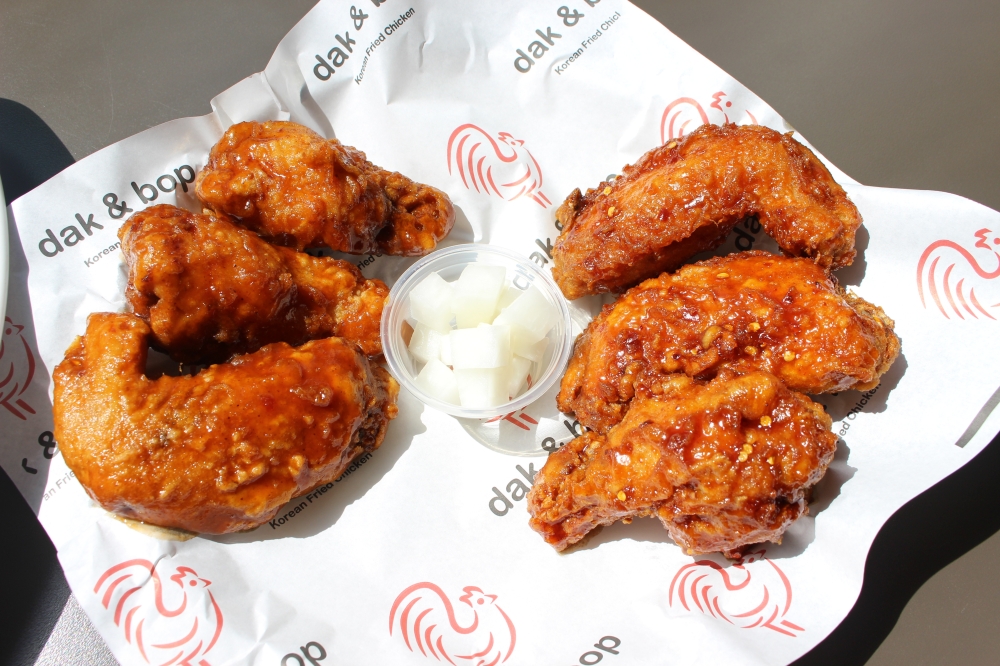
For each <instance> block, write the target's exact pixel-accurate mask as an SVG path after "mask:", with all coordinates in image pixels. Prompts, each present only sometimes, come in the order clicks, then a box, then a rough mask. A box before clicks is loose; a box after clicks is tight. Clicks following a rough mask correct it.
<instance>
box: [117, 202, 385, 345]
mask: <svg viewBox="0 0 1000 666" xmlns="http://www.w3.org/2000/svg"><path fill="white" fill-rule="evenodd" d="M118 238H120V239H121V248H122V253H123V254H124V255H125V261H126V262H127V263H128V267H129V279H128V286H127V287H126V290H125V296H126V299H127V300H128V303H129V306H130V307H131V309H132V311H133V312H135V313H136V314H137V315H139V316H140V317H142V318H143V319H144V320H146V322H148V323H149V325H150V326H151V328H152V330H153V345H154V346H155V347H157V348H159V349H162V350H164V351H166V352H168V353H169V354H170V355H171V357H173V358H174V359H176V360H178V361H183V362H212V361H223V360H225V359H227V358H229V357H230V356H232V355H233V354H242V353H247V352H253V351H256V350H257V349H260V348H261V347H262V346H264V345H265V344H268V343H271V342H287V343H289V344H291V345H299V344H302V343H303V342H305V341H307V340H314V339H317V338H324V337H329V336H339V337H343V338H345V339H346V340H347V341H349V342H351V343H353V344H356V345H357V346H358V347H359V348H360V349H361V350H362V351H363V352H364V353H366V354H368V355H378V354H381V353H382V343H381V337H380V334H379V322H380V320H381V317H382V308H383V306H384V305H385V301H386V298H387V297H388V295H389V289H388V287H386V285H385V283H383V282H382V281H381V280H366V279H365V278H364V276H362V275H361V271H359V270H358V269H357V268H356V267H355V266H354V265H352V264H350V263H349V262H346V261H340V260H337V259H330V258H326V257H311V256H309V255H308V254H305V253H303V252H297V251H295V250H292V249H289V248H286V247H277V246H274V245H271V244H270V243H266V242H264V241H263V240H261V239H260V238H258V237H257V235H256V234H254V233H252V232H250V231H247V230H246V229H244V228H242V227H240V226H238V225H236V224H235V223H233V221H232V220H231V219H230V218H228V217H227V216H225V215H219V216H216V215H211V214H209V215H196V214H194V213H190V212H188V211H186V210H183V209H181V208H177V207H176V206H169V205H159V206H153V207H151V208H147V209H146V210H142V211H139V212H138V213H135V214H134V215H132V216H131V217H130V218H129V219H128V220H127V221H126V222H125V224H124V225H123V226H122V227H121V229H119V230H118Z"/></svg>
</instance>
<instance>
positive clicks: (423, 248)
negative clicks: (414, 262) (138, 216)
mask: <svg viewBox="0 0 1000 666" xmlns="http://www.w3.org/2000/svg"><path fill="white" fill-rule="evenodd" d="M195 191H196V193H197V195H198V198H199V199H201V201H202V202H204V203H205V204H206V205H207V206H208V207H210V208H212V209H213V210H216V211H218V212H223V213H226V214H229V215H232V216H234V217H237V218H239V220H240V222H241V223H242V224H244V225H246V226H247V227H249V228H250V229H252V230H254V231H256V232H257V233H259V234H260V235H262V236H264V237H265V238H268V239H269V240H271V241H273V242H275V243H278V244H281V245H288V246H291V247H294V248H297V249H299V250H302V249H305V248H310V247H321V246H327V247H330V248H332V249H334V250H337V251H340V252H349V253H352V254H368V253H378V254H392V255H400V256H419V255H423V254H427V253H428V252H430V251H431V250H433V249H434V247H435V246H436V245H437V242H438V241H440V240H441V239H442V238H444V237H445V236H447V235H448V232H449V231H451V227H452V225H453V224H454V222H455V210H454V208H453V207H452V204H451V200H450V199H448V195H446V194H445V193H444V192H441V191H440V190H437V189H435V188H433V187H430V186H428V185H422V184H420V183H415V182H413V181H412V180H410V179H409V178H407V177H406V176H403V175H401V174H399V173H395V172H390V171H386V170H384V169H381V168H379V167H377V166H375V165H374V164H372V163H371V162H369V161H368V160H367V159H366V158H365V154H364V153H362V152H361V151H359V150H356V149H354V148H351V147H349V146H345V145H343V144H341V143H340V142H339V141H337V140H336V139H331V140H327V139H324V138H323V137H321V136H320V135H318V134H316V133H315V132H313V131H312V130H311V129H309V128H308V127H304V126H302V125H298V124H296V123H291V122H280V121H270V122H265V123H256V122H246V123H238V124H236V125H233V126H232V127H230V128H229V129H228V130H226V133H225V135H224V136H223V137H222V139H221V140H220V141H219V143H217V144H216V145H215V146H214V147H213V148H212V151H211V152H210V153H209V156H208V164H207V165H206V166H205V168H204V169H203V170H202V171H201V172H200V173H199V174H198V178H197V181H196V183H195Z"/></svg>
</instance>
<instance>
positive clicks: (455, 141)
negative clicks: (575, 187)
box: [448, 123, 552, 208]
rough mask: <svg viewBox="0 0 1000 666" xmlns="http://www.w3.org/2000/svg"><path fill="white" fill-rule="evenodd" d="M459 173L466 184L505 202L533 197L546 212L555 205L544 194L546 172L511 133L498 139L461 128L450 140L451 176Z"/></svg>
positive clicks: (467, 126) (476, 129)
mask: <svg viewBox="0 0 1000 666" xmlns="http://www.w3.org/2000/svg"><path fill="white" fill-rule="evenodd" d="M452 169H457V170H458V174H459V175H460V176H461V177H462V184H463V185H465V187H466V188H468V189H470V190H471V189H475V190H476V192H482V193H483V194H486V195H492V194H493V193H495V194H496V195H497V196H499V197H500V198H501V199H503V200H504V201H514V200H515V199H518V198H520V197H530V198H531V199H533V200H534V201H535V203H537V204H538V205H539V206H541V207H542V208H548V207H549V206H551V205H552V202H551V201H549V198H548V197H547V196H545V194H543V193H542V168H541V167H540V166H538V161H537V160H536V159H535V158H534V156H533V155H532V154H531V152H530V151H529V150H528V149H527V148H525V147H524V141H522V140H521V139H515V138H514V137H513V136H511V135H510V134H508V133H507V132H500V133H499V134H497V138H496V139H494V138H493V137H492V136H490V135H489V133H487V132H486V130H484V129H482V128H481V127H478V126H476V125H472V124H468V123H466V124H465V125H461V126H459V127H457V128H456V129H455V131H454V132H452V133H451V137H449V139H448V173H452Z"/></svg>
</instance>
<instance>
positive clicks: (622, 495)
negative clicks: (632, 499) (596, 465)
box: [618, 490, 628, 502]
mask: <svg viewBox="0 0 1000 666" xmlns="http://www.w3.org/2000/svg"><path fill="white" fill-rule="evenodd" d="M618 499H619V500H621V501H622V502H624V501H625V500H626V499H628V496H627V495H625V491H624V490H619V491H618Z"/></svg>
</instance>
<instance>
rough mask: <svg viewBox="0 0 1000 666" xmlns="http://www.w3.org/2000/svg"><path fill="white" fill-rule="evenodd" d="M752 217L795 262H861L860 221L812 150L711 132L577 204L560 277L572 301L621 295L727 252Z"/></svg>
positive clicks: (671, 148) (704, 129) (575, 196)
mask: <svg viewBox="0 0 1000 666" xmlns="http://www.w3.org/2000/svg"><path fill="white" fill-rule="evenodd" d="M750 215H756V216H758V217H759V219H760V223H761V225H762V226H763V227H764V230H765V231H767V233H769V234H770V235H771V236H772V237H773V238H774V240H775V241H777V243H778V245H779V246H780V247H781V249H782V250H783V251H784V252H785V253H787V254H789V255H793V256H803V257H809V258H811V259H813V260H814V261H815V262H816V263H818V264H819V265H820V266H823V267H824V268H830V269H833V268H840V267H842V266H848V265H850V263H851V262H852V261H853V260H854V255H855V251H854V234H855V231H857V229H858V227H859V226H861V215H860V213H858V209H857V208H856V207H855V206H854V204H853V203H851V200H850V199H848V198H847V194H846V193H845V192H844V190H843V188H841V187H840V185H838V184H837V183H836V181H834V180H833V177H832V176H831V175H830V172H829V171H828V170H827V168H826V167H825V166H823V163H822V162H820V161H819V159H817V158H816V156H815V155H814V154H813V153H812V151H810V150H809V149H808V148H806V147H805V146H803V145H802V144H800V143H799V142H798V141H796V140H795V139H793V138H792V136H791V134H790V133H789V134H784V135H782V134H780V133H778V132H776V131H774V130H772V129H768V128H767V127H760V126H757V125H747V126H742V127H737V126H736V125H723V126H718V125H702V126H701V127H700V128H698V129H697V130H695V131H694V132H692V133H691V134H689V135H688V136H687V137H685V138H684V139H683V140H682V141H681V142H679V143H678V142H677V141H672V142H670V143H668V144H667V145H665V146H660V147H659V148H654V149H653V150H651V151H649V152H648V153H646V154H645V155H643V156H642V157H641V158H639V161H638V162H636V163H635V164H634V165H631V166H626V167H625V168H624V169H623V171H622V175H621V176H619V177H618V178H616V179H614V180H613V181H611V182H610V183H609V182H603V183H601V184H600V185H599V186H598V187H597V189H596V190H589V191H588V192H587V194H586V195H585V196H582V195H581V194H580V190H575V191H574V192H573V193H571V194H570V195H569V197H568V198H567V199H566V201H565V202H564V203H563V204H562V205H561V206H560V207H559V209H558V211H557V212H556V218H557V219H558V220H559V221H560V223H561V224H562V233H561V234H560V235H559V238H557V239H556V243H555V249H554V252H553V262H554V263H553V268H552V277H554V278H555V280H556V282H557V283H558V284H559V287H560V289H562V292H563V294H565V296H566V298H569V299H574V298H579V297H581V296H586V295H587V294H597V293H601V292H607V291H622V290H624V289H626V288H627V287H630V286H632V285H634V284H636V283H637V282H639V281H640V280H644V279H646V278H650V277H654V276H656V275H658V274H660V273H661V272H663V271H668V270H673V269H675V268H677V267H678V266H680V265H681V264H682V263H683V262H684V261H685V260H687V259H688V258H690V257H691V256H692V255H694V254H696V253H698V252H701V251H704V250H710V249H713V248H715V247H718V246H719V245H720V244H721V243H722V241H723V240H724V239H725V237H726V236H727V235H728V234H729V232H730V230H732V228H733V226H734V225H735V224H736V223H737V222H738V221H739V220H741V219H743V218H745V217H747V216H750Z"/></svg>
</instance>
